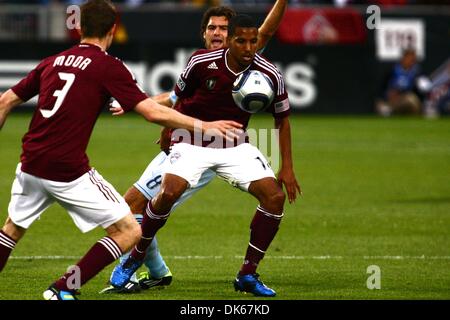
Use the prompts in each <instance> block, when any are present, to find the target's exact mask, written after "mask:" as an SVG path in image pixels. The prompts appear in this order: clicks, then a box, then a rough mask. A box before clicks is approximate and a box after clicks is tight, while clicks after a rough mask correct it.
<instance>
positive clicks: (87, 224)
mask: <svg viewBox="0 0 450 320" xmlns="http://www.w3.org/2000/svg"><path fill="white" fill-rule="evenodd" d="M55 201H56V202H58V203H59V204H60V205H61V206H62V207H64V208H65V209H66V210H67V211H68V212H69V215H70V216H71V217H72V220H73V222H74V223H75V225H76V226H77V227H78V229H80V230H81V231H82V232H88V231H90V230H92V229H94V228H95V227H97V226H102V227H103V228H107V227H109V226H110V225H112V224H113V223H115V222H117V221H119V220H120V219H122V218H123V217H125V216H126V215H127V214H129V213H130V212H131V210H130V208H129V206H128V205H127V203H126V202H125V200H124V199H123V197H122V196H121V195H120V194H119V193H118V192H117V191H116V190H115V189H114V187H113V186H112V185H111V184H110V183H108V182H107V181H106V180H104V179H103V177H102V176H101V175H100V174H99V173H98V172H97V171H95V169H94V168H92V169H91V170H90V171H89V172H86V173H85V174H84V175H82V176H81V177H79V178H78V179H76V180H74V181H71V182H58V181H51V180H46V179H42V178H38V177H36V176H33V175H30V174H28V173H25V172H23V171H22V170H21V164H20V163H19V165H18V166H17V169H16V178H15V180H14V182H13V185H12V189H11V201H10V202H9V206H8V213H9V217H10V218H11V220H12V221H13V222H14V223H15V224H16V225H18V226H20V227H22V228H25V229H28V227H29V226H30V225H31V224H32V223H33V222H34V221H35V220H36V219H38V218H39V217H40V215H41V214H42V212H43V211H44V210H45V209H47V208H48V207H49V206H50V205H51V204H53V203H54V202H55Z"/></svg>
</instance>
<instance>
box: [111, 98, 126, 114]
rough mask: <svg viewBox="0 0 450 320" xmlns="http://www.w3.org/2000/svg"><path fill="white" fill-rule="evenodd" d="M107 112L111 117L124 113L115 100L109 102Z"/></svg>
mask: <svg viewBox="0 0 450 320" xmlns="http://www.w3.org/2000/svg"><path fill="white" fill-rule="evenodd" d="M109 111H110V112H111V113H112V115H113V116H121V115H123V114H124V113H125V111H124V110H123V109H122V106H121V105H120V103H119V102H118V101H117V100H113V101H111V103H110V104H109Z"/></svg>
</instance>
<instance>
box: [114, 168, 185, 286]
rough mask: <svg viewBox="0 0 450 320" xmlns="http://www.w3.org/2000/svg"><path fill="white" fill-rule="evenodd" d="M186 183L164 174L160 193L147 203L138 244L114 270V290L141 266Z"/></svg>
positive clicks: (126, 281)
mask: <svg viewBox="0 0 450 320" xmlns="http://www.w3.org/2000/svg"><path fill="white" fill-rule="evenodd" d="M187 187H188V183H187V181H186V180H184V179H183V178H181V177H179V176H176V175H172V174H165V175H164V178H163V182H162V185H161V190H160V192H159V193H158V194H157V195H156V196H155V197H154V198H153V200H152V201H149V202H148V204H147V208H146V211H145V213H146V214H145V215H144V218H143V220H142V224H141V229H142V236H141V239H140V241H139V242H138V244H137V245H136V246H135V247H134V249H133V250H132V251H131V254H130V256H129V257H128V259H127V260H126V261H124V262H122V263H121V264H120V265H119V266H118V267H116V268H115V269H114V272H113V274H112V276H111V280H110V282H111V284H112V285H113V286H114V287H116V288H123V287H124V286H125V285H126V284H127V283H128V281H129V280H130V278H131V276H132V275H133V273H134V272H136V270H137V269H138V268H139V267H140V266H141V265H142V264H143V262H144V258H145V255H146V251H147V248H148V246H149V245H150V243H151V242H152V240H153V238H154V237H155V234H156V233H157V231H158V230H159V229H161V228H162V227H163V226H164V224H165V223H166V221H167V219H168V217H169V215H170V210H171V208H172V206H173V204H174V203H175V202H176V201H177V200H178V198H179V197H180V196H181V195H182V194H183V192H184V191H185V190H186V188H187Z"/></svg>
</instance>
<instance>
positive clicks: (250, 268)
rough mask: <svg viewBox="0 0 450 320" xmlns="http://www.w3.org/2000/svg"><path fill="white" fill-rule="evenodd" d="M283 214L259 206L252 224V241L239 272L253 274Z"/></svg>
mask: <svg viewBox="0 0 450 320" xmlns="http://www.w3.org/2000/svg"><path fill="white" fill-rule="evenodd" d="M282 217H283V214H281V215H275V214H273V213H270V212H268V211H267V210H265V209H263V208H262V207H260V206H258V208H257V210H256V213H255V216H254V217H253V220H252V223H251V225H250V230H251V231H250V242H249V244H248V247H247V252H246V254H245V259H244V263H243V264H242V267H241V270H240V271H239V274H241V275H243V274H253V273H255V272H256V268H257V267H258V263H259V261H261V259H262V258H263V257H264V254H265V253H266V250H267V248H269V245H270V243H271V242H272V240H273V238H274V237H275V235H276V233H277V231H278V226H279V225H280V222H281V218H282Z"/></svg>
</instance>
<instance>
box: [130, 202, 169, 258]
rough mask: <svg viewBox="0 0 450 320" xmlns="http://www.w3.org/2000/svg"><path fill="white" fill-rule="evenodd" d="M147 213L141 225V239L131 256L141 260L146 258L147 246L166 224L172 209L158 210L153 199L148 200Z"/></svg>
mask: <svg viewBox="0 0 450 320" xmlns="http://www.w3.org/2000/svg"><path fill="white" fill-rule="evenodd" d="M145 213H146V214H145V215H144V219H143V220H142V225H141V229H142V237H141V240H140V241H139V243H138V244H137V245H136V246H135V247H134V249H133V250H132V251H131V256H132V257H133V258H134V259H136V260H139V261H142V260H144V258H145V253H146V251H147V248H148V246H149V245H150V243H151V242H152V240H153V238H154V237H155V234H156V232H158V230H159V229H161V228H162V227H163V226H164V224H165V223H166V221H167V218H168V217H169V215H170V211H168V212H161V213H158V212H156V211H155V209H154V208H153V205H152V202H151V201H149V202H148V204H147V208H146V210H145Z"/></svg>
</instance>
